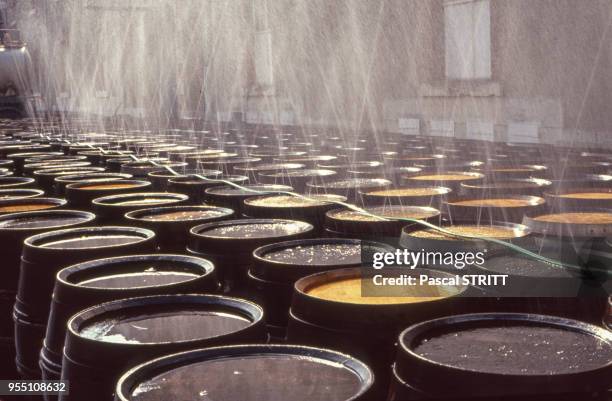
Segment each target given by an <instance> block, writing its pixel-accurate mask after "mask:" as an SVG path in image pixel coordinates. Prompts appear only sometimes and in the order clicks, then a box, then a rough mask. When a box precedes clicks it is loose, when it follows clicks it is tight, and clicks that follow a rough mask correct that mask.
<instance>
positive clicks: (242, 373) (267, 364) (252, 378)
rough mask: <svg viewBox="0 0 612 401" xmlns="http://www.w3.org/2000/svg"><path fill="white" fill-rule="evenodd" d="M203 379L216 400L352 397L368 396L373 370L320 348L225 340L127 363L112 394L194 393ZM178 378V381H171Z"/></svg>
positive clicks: (122, 397)
mask: <svg viewBox="0 0 612 401" xmlns="http://www.w3.org/2000/svg"><path fill="white" fill-rule="evenodd" d="M237 372H239V374H238V373H237ZM262 372H268V374H267V375H263V376H262V374H261V373H262ZM273 372H278V374H282V376H278V375H277V374H274V373H273ZM202 380H205V381H206V382H207V383H208V385H207V387H206V389H205V390H204V391H205V395H207V396H209V397H211V399H212V398H214V399H215V400H220V401H221V400H223V401H230V400H236V399H239V398H241V397H242V398H244V394H246V393H249V394H251V395H252V397H251V398H250V399H258V400H259V399H261V400H264V399H265V400H281V399H282V400H292V401H323V400H329V399H334V400H342V401H351V400H355V401H356V400H362V399H366V398H367V397H369V396H370V395H369V394H370V393H371V388H372V385H373V383H374V374H373V372H372V371H371V369H370V368H369V367H368V366H367V365H365V364H364V363H363V362H361V361H359V360H358V359H355V358H353V357H351V356H349V355H345V354H341V353H339V352H336V351H331V350H326V349H321V348H312V347H306V346H301V345H237V346H224V347H217V348H207V349H203V350H195V351H187V352H183V353H180V354H175V355H169V356H165V357H162V358H159V359H156V360H153V361H150V362H147V363H145V364H142V365H140V366H137V367H135V368H133V369H130V370H129V371H127V372H126V373H125V374H124V375H123V376H122V377H121V378H120V379H119V381H118V383H117V389H116V396H117V399H118V400H121V401H128V400H133V399H134V397H137V398H138V399H141V398H139V397H142V400H148V399H149V398H148V397H149V395H148V394H147V393H149V392H150V397H151V398H150V399H156V398H163V399H166V398H181V399H195V398H199V397H201V396H202V393H201V392H200V391H201V390H200V387H199V386H198V385H197V383H201V382H202ZM178 382H180V383H182V385H174V383H178ZM166 383H167V387H166V385H165V384H166ZM313 383H316V385H315V386H314V387H313ZM178 388H180V389H181V390H180V393H178V394H177V393H176V391H177V389H178ZM193 389H196V390H193Z"/></svg>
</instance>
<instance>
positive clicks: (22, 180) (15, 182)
mask: <svg viewBox="0 0 612 401" xmlns="http://www.w3.org/2000/svg"><path fill="white" fill-rule="evenodd" d="M34 181H35V180H34V178H31V177H0V188H8V187H13V186H23V185H28V184H33V183H34Z"/></svg>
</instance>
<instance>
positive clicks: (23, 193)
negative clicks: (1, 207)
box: [0, 186, 44, 200]
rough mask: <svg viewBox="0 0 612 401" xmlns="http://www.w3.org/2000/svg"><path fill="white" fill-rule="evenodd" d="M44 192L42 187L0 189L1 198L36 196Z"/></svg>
mask: <svg viewBox="0 0 612 401" xmlns="http://www.w3.org/2000/svg"><path fill="white" fill-rule="evenodd" d="M0 188H2V186H0ZM43 194H44V192H43V191H41V190H40V189H29V188H11V189H0V200H12V199H24V198H35V197H37V196H41V195H43Z"/></svg>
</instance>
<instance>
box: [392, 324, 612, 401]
mask: <svg viewBox="0 0 612 401" xmlns="http://www.w3.org/2000/svg"><path fill="white" fill-rule="evenodd" d="M441 350H443V351H441ZM395 371H396V373H397V375H398V376H399V377H400V378H402V379H403V380H405V381H406V382H408V383H409V384H410V385H413V386H414V387H416V388H418V389H419V390H422V391H425V392H428V393H430V394H433V395H437V396H449V395H453V396H457V395H460V396H467V397H502V396H505V397H509V396H520V395H532V396H533V395H537V394H544V393H548V394H550V393H553V394H554V393H580V392H585V393H586V392H593V391H598V390H599V391H607V390H608V389H609V385H610V383H611V382H612V332H610V331H608V330H606V329H604V328H602V327H598V326H594V325H590V324H588V323H583V322H579V321H575V320H570V319H565V318H560V317H554V316H544V315H530V314H516V313H484V314H469V315H456V316H449V317H444V318H439V319H434V320H430V321H426V322H423V323H418V324H415V325H413V326H411V327H409V328H407V329H406V330H404V331H403V332H402V333H401V334H400V336H399V345H398V354H397V360H396V365H395ZM440 383H444V386H440ZM470 383H471V384H473V383H478V385H471V384H470Z"/></svg>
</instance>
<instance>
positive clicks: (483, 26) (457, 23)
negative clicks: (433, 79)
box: [444, 0, 491, 80]
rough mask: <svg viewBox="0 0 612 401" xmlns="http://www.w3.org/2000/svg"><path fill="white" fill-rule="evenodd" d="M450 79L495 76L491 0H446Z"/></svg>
mask: <svg viewBox="0 0 612 401" xmlns="http://www.w3.org/2000/svg"><path fill="white" fill-rule="evenodd" d="M444 34H445V47H446V77H447V78H448V79H466V80H468V79H490V78H491V9H490V0H445V2H444Z"/></svg>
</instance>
